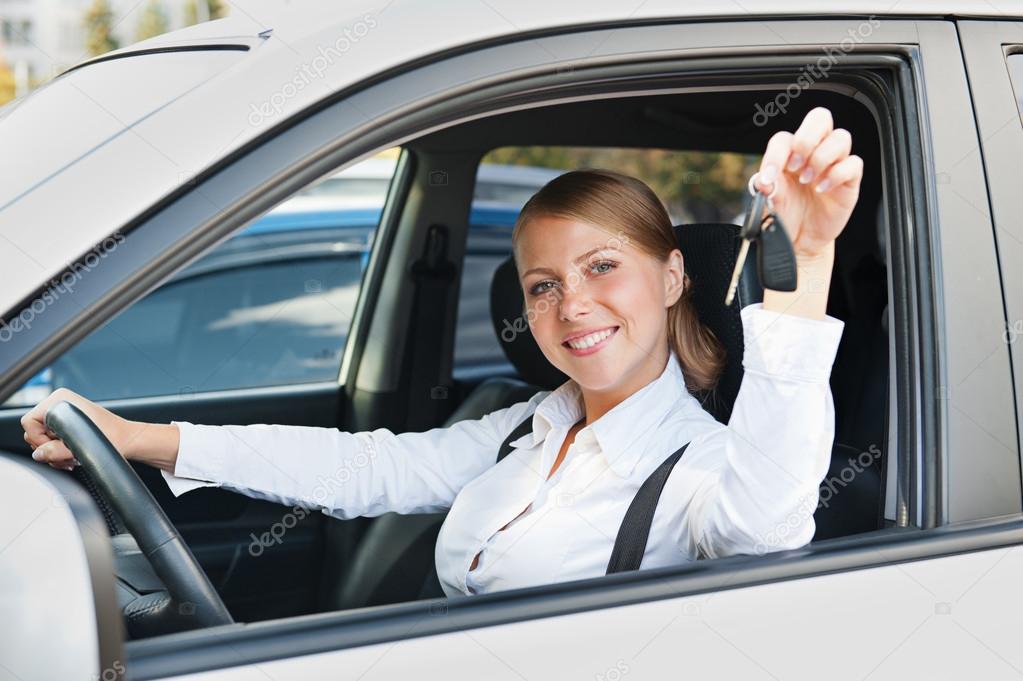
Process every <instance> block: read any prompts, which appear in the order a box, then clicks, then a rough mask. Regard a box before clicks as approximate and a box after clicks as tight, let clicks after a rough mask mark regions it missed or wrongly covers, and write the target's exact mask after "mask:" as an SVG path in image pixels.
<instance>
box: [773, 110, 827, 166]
mask: <svg viewBox="0 0 1023 681" xmlns="http://www.w3.org/2000/svg"><path fill="white" fill-rule="evenodd" d="M834 127H835V124H834V121H833V120H832V119H831V111H830V110H828V109H825V108H824V107H823V106H818V107H815V108H813V109H811V110H810V112H809V113H808V114H806V117H805V118H803V122H802V123H801V124H800V126H799V129H798V130H796V132H795V135H794V137H793V140H792V154H791V155H790V156H789V158H788V162H787V163H786V165H785V170H787V171H789V172H791V173H798V172H799V171H800V169H801V168H802V167H803V166H804V165H805V164H806V161H807V159H809V158H810V154H812V153H813V150H814V149H816V148H817V145H818V144H820V143H821V140H823V139H824V138H825V137H827V136H828V135H829V134H830V133H831V130H832V129H833V128H834Z"/></svg>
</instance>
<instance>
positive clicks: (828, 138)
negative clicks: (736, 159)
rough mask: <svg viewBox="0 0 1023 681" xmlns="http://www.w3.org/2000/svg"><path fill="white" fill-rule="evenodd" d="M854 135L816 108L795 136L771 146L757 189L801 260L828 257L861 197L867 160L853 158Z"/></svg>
mask: <svg viewBox="0 0 1023 681" xmlns="http://www.w3.org/2000/svg"><path fill="white" fill-rule="evenodd" d="M851 148H852V135H850V134H849V131H848V130H845V129H843V128H836V127H834V121H833V120H832V117H831V111H829V110H828V109H826V108H824V107H817V108H815V109H812V110H811V111H810V112H809V113H807V114H806V117H805V118H803V122H802V123H801V124H800V126H799V129H798V130H796V132H795V133H791V132H788V131H779V132H777V133H775V134H774V135H773V136H772V137H771V139H770V140H769V141H768V143H767V150H766V151H765V152H764V157H763V159H762V160H761V162H760V171H759V174H758V175H757V180H756V187H757V188H758V189H760V190H761V191H763V192H765V193H770V192H771V191H774V190H775V187H777V190H776V191H775V194H774V196H773V197H772V199H771V201H773V203H774V210H775V212H776V213H777V214H778V215H779V216H780V217H781V220H782V222H783V223H785V227H786V229H787V230H788V233H789V237H790V238H791V239H792V245H793V248H794V249H795V252H796V257H797V258H799V259H813V258H817V257H819V256H822V255H826V254H830V252H831V249H832V248H833V246H834V242H835V239H836V238H837V237H838V235H839V234H840V233H841V232H842V229H843V228H844V227H845V225H846V223H847V222H848V221H849V216H850V215H851V214H852V210H853V207H854V206H855V205H856V200H857V199H858V198H859V194H860V180H861V178H862V177H863V159H862V158H860V157H859V156H856V155H855V154H850V153H849V151H850V150H851Z"/></svg>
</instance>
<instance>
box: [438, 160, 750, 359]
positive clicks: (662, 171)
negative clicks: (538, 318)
mask: <svg viewBox="0 0 1023 681" xmlns="http://www.w3.org/2000/svg"><path fill="white" fill-rule="evenodd" d="M759 164H760V157H759V156H756V155H746V154H735V153H713V152H693V151H684V152H679V151H673V150H664V149H622V148H587V147H502V148H499V149H495V150H493V151H491V152H490V153H488V154H487V155H486V156H484V157H483V160H482V162H481V163H480V167H479V171H478V172H477V176H476V188H475V191H474V192H473V205H472V210H471V212H470V226H469V236H468V240H467V243H466V257H465V265H464V268H463V271H462V282H461V290H460V294H459V295H460V299H459V304H458V328H457V329H456V333H455V362H454V364H455V367H454V371H455V375H456V377H459V378H470V377H473V376H479V375H487V374H489V373H499V372H507V371H509V370H510V366H509V365H508V363H507V360H506V358H505V356H504V352H503V351H502V350H501V346H500V343H499V342H498V339H497V335H496V334H495V333H494V327H493V323H492V321H491V319H490V280H491V278H492V277H493V273H494V270H495V269H497V266H498V265H500V264H501V263H502V262H503V261H504V259H505V258H507V257H508V256H509V255H511V234H512V227H513V226H514V225H515V218H516V217H517V216H518V214H519V211H520V210H521V209H522V206H523V205H524V204H525V203H526V201H528V200H529V198H530V197H531V196H532V195H533V194H535V193H536V192H537V191H539V190H540V188H541V187H543V185H545V184H546V183H547V182H549V181H550V180H552V179H554V178H555V177H557V176H558V175H560V174H562V173H564V172H567V171H569V170H573V169H576V168H585V167H591V168H608V169H612V170H616V171H618V172H621V173H625V174H627V175H632V176H633V177H637V178H639V179H641V180H643V181H644V182H646V183H647V184H648V185H649V186H650V187H651V188H652V189H653V190H654V191H655V192H656V193H657V195H658V196H660V197H661V200H662V201H663V202H664V203H665V207H666V209H667V210H668V214H669V215H670V216H671V219H672V221H673V222H674V223H675V224H680V223H690V222H735V223H741V222H742V218H743V215H744V211H745V209H746V206H747V204H748V196H749V194H748V193H747V191H746V182H747V180H748V178H749V177H750V175H752V174H753V173H754V172H756V169H757V167H759Z"/></svg>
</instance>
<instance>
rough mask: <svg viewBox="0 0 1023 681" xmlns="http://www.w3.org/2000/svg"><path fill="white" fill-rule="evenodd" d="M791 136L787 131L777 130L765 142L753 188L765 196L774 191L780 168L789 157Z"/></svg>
mask: <svg viewBox="0 0 1023 681" xmlns="http://www.w3.org/2000/svg"><path fill="white" fill-rule="evenodd" d="M792 138H793V135H792V133H791V132H788V131H787V130H779V131H778V132H776V133H774V134H773V135H771V139H770V140H768V141H767V148H766V149H765V150H764V157H763V158H761V159H760V170H758V171H757V179H756V181H755V182H754V186H755V187H756V188H757V189H758V190H759V191H762V192H764V193H765V194H770V193H771V192H772V191H774V186H775V182H777V180H778V174H779V173H780V171H781V168H783V167H784V166H785V161H786V160H787V159H788V157H789V150H790V149H791V148H792Z"/></svg>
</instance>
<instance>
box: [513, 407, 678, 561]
mask: <svg viewBox="0 0 1023 681" xmlns="http://www.w3.org/2000/svg"><path fill="white" fill-rule="evenodd" d="M531 432H533V415H532V414H530V415H529V416H528V417H527V418H526V420H525V421H523V422H522V423H520V424H519V425H518V426H516V427H515V430H513V431H512V432H511V434H510V435H508V437H507V438H505V441H504V442H502V443H501V448H500V449H499V450H498V452H497V461H498V462H500V461H501V459H503V458H504V457H506V456H508V454H509V453H510V452H511V450H512V446H511V443H512V442H514V441H515V440H518V439H519V438H520V437H522V436H523V435H526V434H527V433H531ZM688 446H689V443H688V442H687V443H686V444H684V445H682V446H681V447H679V448H678V449H677V450H675V453H674V454H672V455H671V456H669V457H668V458H667V459H665V460H664V462H663V463H661V465H660V466H658V467H657V468H656V469H654V472H653V473H651V474H650V477H648V478H647V479H646V480H644V481H643V484H642V485H640V487H639V491H638V492H636V496H635V497H633V499H632V503H631V504H629V510H627V511H626V512H625V517H624V518H623V519H622V524H621V526H620V527H619V528H618V536H616V537H615V545H614V548H613V549H612V550H611V560H609V561H608V563H607V571H606V572H605V574H608V575H609V574H611V573H612V572H627V571H629V570H638V569H639V566H640V564H641V563H642V562H643V554H644V553H646V544H647V539H648V538H649V537H650V527H651V525H653V522H654V511H656V510H657V502H658V501H659V500H660V498H661V492H663V491H664V485H665V483H666V482H667V481H668V476H669V475H671V471H672V470H673V469H674V468H675V464H676V463H678V460H679V459H681V458H682V455H683V454H685V451H686V447H688Z"/></svg>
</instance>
